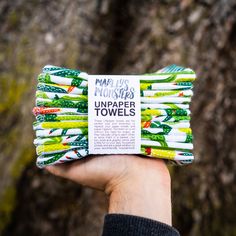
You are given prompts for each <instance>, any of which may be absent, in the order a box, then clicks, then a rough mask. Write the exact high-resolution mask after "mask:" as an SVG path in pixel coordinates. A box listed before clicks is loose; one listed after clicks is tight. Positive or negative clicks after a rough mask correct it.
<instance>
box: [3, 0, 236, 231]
mask: <svg viewBox="0 0 236 236" xmlns="http://www.w3.org/2000/svg"><path fill="white" fill-rule="evenodd" d="M0 33H1V36H0V94H1V96H0V114H1V115H0V122H1V126H0V150H1V152H0V235H1V233H2V234H3V235H11V236H12V235H24V234H25V232H31V235H59V236H60V235H85V236H86V235H90V236H91V235H99V233H100V232H101V227H102V222H103V217H104V214H105V211H106V207H107V203H106V197H105V196H104V195H103V194H102V193H99V192H96V191H93V190H89V189H86V188H82V187H80V186H78V185H76V184H73V183H69V182H68V181H66V180H61V179H59V178H56V177H53V176H51V175H49V174H47V173H46V172H45V171H43V170H39V169H37V168H36V167H35V164H34V161H35V153H34V147H33V145H32V140H33V137H34V136H33V131H32V126H31V124H32V121H33V117H32V115H31V109H32V107H33V105H34V93H35V88H36V79H35V77H36V75H37V74H38V73H39V72H40V68H41V67H42V66H43V65H45V64H55V65H60V66H66V67H73V68H79V69H81V70H84V71H87V72H88V73H100V74H102V73H111V74H123V73H129V74H138V73H144V72H147V71H148V72H153V71H155V70H157V69H158V68H160V67H162V66H166V65H168V64H173V63H175V64H179V65H183V66H188V67H191V68H193V69H194V70H195V71H196V72H197V75H198V80H197V81H196V83H195V95H194V98H193V101H192V106H191V110H192V118H193V119H192V127H193V131H194V136H195V141H194V143H195V151H194V152H195V156H196V161H195V163H194V164H192V165H190V166H188V167H172V168H171V172H172V176H173V181H172V183H173V212H174V225H175V226H176V227H177V228H178V229H179V231H180V232H181V234H182V235H193V236H195V235H219V236H220V235H222V236H223V235H236V227H235V225H234V222H233V220H234V215H235V214H236V207H235V205H236V200H235V198H234V195H235V194H236V188H235V185H234V182H235V173H236V166H235V164H234V163H235V161H234V159H235V156H236V141H235V140H236V137H235V134H236V132H235V122H236V118H235V112H236V103H235V101H236V99H235V98H236V97H235V94H236V80H235V72H236V64H235V56H236V44H235V41H236V3H235V1H234V0H228V1H227V4H226V3H225V1H223V0H219V1H212V0H201V1H193V0H184V1H181V2H179V1H168V0H163V1H151V0H148V1H144V0H140V1H134V0H129V1H125V0H115V1H111V0H97V1H92V0H91V1H82V0H81V1H69V0H60V1H56V2H55V1H46V2H44V1H38V0H35V1H26V0H20V1H1V3H0Z"/></svg>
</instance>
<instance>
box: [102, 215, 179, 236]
mask: <svg viewBox="0 0 236 236" xmlns="http://www.w3.org/2000/svg"><path fill="white" fill-rule="evenodd" d="M118 235H119V236H139V235H140V236H141V235H142V236H146V235H148V236H150V235H152V236H180V235H179V233H178V231H177V230H176V229H174V228H173V227H171V226H169V225H167V224H164V223H161V222H159V221H155V220H152V219H148V218H144V217H140V216H132V215H124V214H107V215H106V216H105V219H104V226H103V234H102V236H118Z"/></svg>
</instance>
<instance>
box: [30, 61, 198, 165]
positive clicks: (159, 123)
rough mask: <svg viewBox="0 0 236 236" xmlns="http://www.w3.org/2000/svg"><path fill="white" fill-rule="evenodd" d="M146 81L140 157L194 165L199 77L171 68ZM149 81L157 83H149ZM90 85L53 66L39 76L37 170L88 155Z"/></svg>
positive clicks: (76, 72)
mask: <svg viewBox="0 0 236 236" xmlns="http://www.w3.org/2000/svg"><path fill="white" fill-rule="evenodd" d="M144 75H145V79H142V76H140V96H141V99H140V100H141V101H140V102H141V124H140V126H141V147H140V153H137V154H142V155H144V156H146V157H154V158H162V159H165V160H168V161H169V162H171V163H175V164H179V165H183V164H188V163H191V162H192V161H193V159H194V156H193V153H192V150H193V144H192V141H193V136H192V130H191V128H190V109H189V104H190V102H191V97H192V95H193V91H192V88H193V81H194V80H195V79H196V74H195V72H194V71H193V70H191V69H189V68H183V67H180V66H176V65H171V66H167V67H165V68H163V69H161V70H158V71H157V72H155V73H150V74H144ZM147 75H152V76H151V77H150V78H152V79H150V80H147ZM153 76H155V78H154V77H153ZM153 78H154V79H153ZM88 79H89V75H88V74H87V73H85V72H81V71H79V70H72V69H67V68H62V67H57V66H51V65H47V66H45V67H44V68H43V70H42V73H41V74H40V75H39V76H38V85H37V91H36V107H34V109H33V113H34V115H35V117H36V121H35V122H34V123H33V129H34V130H35V131H36V139H35V140H34V144H35V145H36V152H37V155H38V158H37V162H36V163H37V166H38V167H40V168H43V167H45V166H47V165H53V164H58V163H64V162H67V161H72V160H77V159H81V158H84V157H86V156H88V155H89V150H88V141H89V140H88V126H89V124H88V89H89V88H88Z"/></svg>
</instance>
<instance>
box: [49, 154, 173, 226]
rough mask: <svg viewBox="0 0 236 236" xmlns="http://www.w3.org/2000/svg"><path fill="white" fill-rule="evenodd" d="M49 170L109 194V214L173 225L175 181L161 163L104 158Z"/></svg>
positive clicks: (116, 157) (56, 166)
mask: <svg viewBox="0 0 236 236" xmlns="http://www.w3.org/2000/svg"><path fill="white" fill-rule="evenodd" d="M46 169H47V170H48V171H49V172H51V173H52V174H55V175H57V176H61V177H64V178H68V179H70V180H72V181H74V182H76V183H79V184H82V185H84V186H88V187H91V188H95V189H99V190H102V191H104V192H105V193H107V194H108V195H109V196H110V203H109V213H122V214H130V215H138V216H142V217H146V218H151V219H154V220H158V221H161V222H163V223H166V224H169V225H171V186H170V182H171V180H170V175H169V171H168V169H167V167H166V165H165V163H164V161H163V160H161V159H153V158H146V157H143V158H141V157H139V156H135V155H102V156H91V157H87V158H85V159H83V160H79V161H75V162H72V163H66V164H60V165H55V166H50V167H47V168H46Z"/></svg>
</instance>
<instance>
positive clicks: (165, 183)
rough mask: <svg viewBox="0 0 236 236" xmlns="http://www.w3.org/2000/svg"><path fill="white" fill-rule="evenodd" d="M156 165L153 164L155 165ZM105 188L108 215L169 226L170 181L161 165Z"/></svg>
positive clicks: (142, 170) (164, 167) (135, 173)
mask: <svg viewBox="0 0 236 236" xmlns="http://www.w3.org/2000/svg"><path fill="white" fill-rule="evenodd" d="M155 165H156V163H155ZM155 165H154V166H153V167H152V168H143V169H139V170H138V171H134V173H132V174H130V175H129V176H126V177H125V178H121V179H119V180H117V181H115V182H113V183H112V184H110V185H108V187H107V188H106V192H107V193H108V194H109V196H110V198H109V210H108V212H109V213H120V214H129V215H136V216H142V217H145V218H150V219H153V220H157V221H160V222H163V223H166V224H169V225H171V181H170V176H169V172H168V170H167V168H166V166H163V165H165V164H164V163H163V162H162V163H161V164H160V163H159V164H158V166H156V167H157V168H155Z"/></svg>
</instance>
